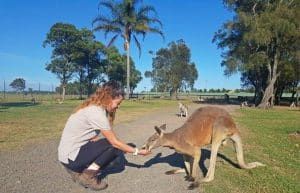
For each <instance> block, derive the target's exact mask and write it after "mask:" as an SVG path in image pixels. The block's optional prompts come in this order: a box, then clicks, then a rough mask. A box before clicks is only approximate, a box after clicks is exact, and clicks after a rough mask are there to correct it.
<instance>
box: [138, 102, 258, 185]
mask: <svg viewBox="0 0 300 193" xmlns="http://www.w3.org/2000/svg"><path fill="white" fill-rule="evenodd" d="M165 129H166V125H162V126H160V127H157V126H155V130H156V133H155V134H154V135H152V136H151V137H150V138H149V139H148V140H147V141H146V143H145V144H144V145H143V147H142V148H145V149H148V150H150V151H151V150H152V149H154V148H157V147H160V146H163V147H169V148H172V149H175V151H177V152H178V153H181V154H182V155H183V159H184V164H185V167H186V170H185V169H177V170H171V171H168V172H166V174H175V173H179V172H186V173H187V176H186V180H188V181H191V182H192V183H191V184H190V186H189V188H188V189H194V188H196V187H198V186H199V184H200V182H210V181H212V180H213V179H214V173H215V166H216V158H217V153H218V149H219V147H220V145H221V144H222V142H224V141H225V140H226V139H228V138H229V139H231V140H232V141H233V142H234V147H235V149H236V153H237V161H238V164H239V166H240V167H241V168H243V169H251V168H255V167H257V166H264V164H262V163H260V162H252V163H248V164H247V163H245V161H244V156H243V148H242V141H241V137H240V132H239V130H238V129H237V127H236V125H235V123H234V121H233V119H232V117H231V116H230V114H229V113H228V112H227V111H225V110H224V109H222V108H217V107H202V108H199V109H197V110H196V111H195V112H194V113H193V114H192V115H191V116H190V117H189V119H188V120H187V121H186V122H185V123H184V124H183V125H182V126H181V127H179V128H178V129H176V130H174V131H173V132H171V133H166V132H165ZM209 144H211V155H210V164H209V167H208V171H207V174H206V176H205V177H204V178H203V179H202V180H199V178H198V174H199V173H200V168H199V160H200V157H201V148H202V147H203V146H205V145H209Z"/></svg>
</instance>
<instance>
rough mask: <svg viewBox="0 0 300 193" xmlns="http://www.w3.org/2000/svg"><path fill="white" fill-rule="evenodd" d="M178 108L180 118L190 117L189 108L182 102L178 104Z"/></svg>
mask: <svg viewBox="0 0 300 193" xmlns="http://www.w3.org/2000/svg"><path fill="white" fill-rule="evenodd" d="M178 106H179V115H180V117H183V116H184V117H188V107H187V106H186V105H185V104H183V103H181V102H178Z"/></svg>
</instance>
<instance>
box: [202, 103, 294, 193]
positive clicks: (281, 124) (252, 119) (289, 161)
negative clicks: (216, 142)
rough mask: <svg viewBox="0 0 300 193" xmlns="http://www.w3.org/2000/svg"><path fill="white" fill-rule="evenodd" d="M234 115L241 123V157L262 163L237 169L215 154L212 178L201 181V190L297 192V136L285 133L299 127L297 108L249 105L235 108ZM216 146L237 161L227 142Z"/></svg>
mask: <svg viewBox="0 0 300 193" xmlns="http://www.w3.org/2000/svg"><path fill="white" fill-rule="evenodd" d="M234 119H235V120H236V121H237V123H238V125H239V126H240V127H241V135H242V138H243V144H244V153H245V161H246V162H252V161H259V162H262V163H264V164H266V166H265V167H259V168H255V169H252V170H241V169H236V168H234V166H232V165H231V164H229V163H228V162H226V161H224V160H223V159H222V158H218V161H217V166H216V173H215V180H214V181H213V182H212V183H209V184H204V185H203V188H204V192H205V193H210V192H211V193H213V192H222V193H225V192H232V193H237V192H241V193H255V192H257V193H260V192H268V193H299V192H300V183H299V182H300V151H299V150H300V148H299V145H300V138H299V135H298V137H295V136H291V135H289V134H290V133H295V132H296V131H300V111H299V110H298V111H296V110H294V111H292V110H290V109H288V108H275V109H272V110H268V111H264V110H259V109H250V108H249V109H241V110H239V111H238V112H237V113H236V114H235V116H234ZM220 149H221V151H220V153H221V154H222V155H224V156H225V157H227V158H229V159H230V160H232V161H234V162H235V163H237V162H236V156H235V152H234V151H233V146H232V145H231V143H228V145H227V146H225V147H221V148H220Z"/></svg>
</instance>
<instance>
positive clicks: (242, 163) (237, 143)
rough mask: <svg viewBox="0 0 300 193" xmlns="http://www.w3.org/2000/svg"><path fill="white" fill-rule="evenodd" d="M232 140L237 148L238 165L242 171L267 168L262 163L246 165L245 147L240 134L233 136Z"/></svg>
mask: <svg viewBox="0 0 300 193" xmlns="http://www.w3.org/2000/svg"><path fill="white" fill-rule="evenodd" d="M230 138H231V140H232V141H233V142H234V147H235V151H236V154H237V160H238V164H239V166H240V167H241V168H242V169H252V168H255V167H258V166H265V165H264V164H262V163H260V162H251V163H245V161H244V152H243V145H242V140H241V137H240V135H239V133H235V134H233V135H232V136H231V137H230Z"/></svg>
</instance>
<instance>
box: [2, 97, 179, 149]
mask: <svg viewBox="0 0 300 193" xmlns="http://www.w3.org/2000/svg"><path fill="white" fill-rule="evenodd" d="M81 102H82V101H80V100H66V101H65V102H64V103H63V104H58V103H56V102H53V101H43V102H41V103H37V104H32V103H31V102H24V101H14V102H6V103H4V104H2V105H1V106H0V150H2V151H7V150H12V149H22V147H24V146H25V145H27V144H34V143H38V142H42V141H44V140H49V139H54V138H57V137H59V136H60V135H61V132H62V129H63V128H64V125H65V123H66V121H67V119H68V117H69V116H70V114H71V113H72V112H73V111H74V109H75V108H76V107H77V106H78V105H79V104H80V103H81ZM171 105H172V106H173V105H177V102H176V101H171V100H155V101H153V100H141V101H124V102H123V103H122V104H121V106H120V109H119V110H118V113H117V117H116V121H115V124H118V123H121V122H128V121H132V120H134V119H136V118H137V117H138V116H142V115H144V114H147V113H149V112H152V111H154V110H155V109H158V108H161V107H167V106H171Z"/></svg>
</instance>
